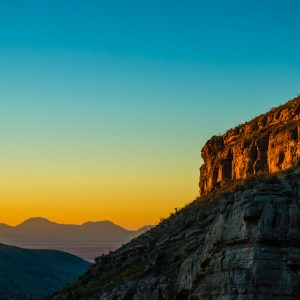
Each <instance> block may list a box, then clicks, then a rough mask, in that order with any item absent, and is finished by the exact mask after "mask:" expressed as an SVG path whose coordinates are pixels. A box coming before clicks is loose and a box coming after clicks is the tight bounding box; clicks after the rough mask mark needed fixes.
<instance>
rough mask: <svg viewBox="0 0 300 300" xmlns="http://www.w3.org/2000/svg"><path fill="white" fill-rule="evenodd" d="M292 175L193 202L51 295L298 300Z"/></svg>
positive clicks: (299, 198) (299, 200)
mask: <svg viewBox="0 0 300 300" xmlns="http://www.w3.org/2000/svg"><path fill="white" fill-rule="evenodd" d="M299 174H300V168H298V169H297V168H296V169H293V170H290V171H289V172H287V173H284V174H282V173H281V174H278V175H276V176H271V177H266V178H260V179H255V180H252V181H251V182H246V183H244V185H242V186H239V187H237V188H235V189H234V190H232V191H230V192H226V193H225V194H220V193H217V194H215V195H211V196H210V197H207V198H201V199H199V200H197V201H195V202H194V203H192V204H191V205H189V206H187V207H186V208H184V209H183V210H181V211H180V212H178V213H176V214H174V215H172V216H171V217H170V218H168V219H167V220H165V221H163V222H161V223H160V225H158V226H157V227H155V228H153V229H152V230H150V231H149V232H147V233H146V234H144V235H142V236H141V237H139V238H137V239H135V240H133V241H132V242H130V243H128V244H127V245H125V246H123V247H122V248H120V249H119V250H117V251H116V252H113V253H110V254H109V255H107V256H102V257H99V258H98V259H97V263H96V264H95V266H94V267H93V268H92V270H91V271H90V272H88V273H87V274H86V275H85V276H83V277H82V278H81V279H80V280H78V281H77V282H76V283H74V284H73V285H71V286H70V287H68V288H66V289H65V290H64V291H62V292H60V293H58V294H57V295H55V296H53V298H52V299H56V300H60V299H90V300H92V299H93V300H96V299H97V300H100V299H101V300H117V299H118V300H163V299H168V300H171V299H177V300H180V299H181V300H188V299H189V300H225V299H226V300H229V299H230V300H253V299H255V300H269V299H272V300H295V299H299V295H300V175H299Z"/></svg>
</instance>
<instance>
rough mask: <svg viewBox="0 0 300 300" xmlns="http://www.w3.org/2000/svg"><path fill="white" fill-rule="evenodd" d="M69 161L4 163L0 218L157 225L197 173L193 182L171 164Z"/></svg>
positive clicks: (187, 197)
mask: <svg viewBox="0 0 300 300" xmlns="http://www.w3.org/2000/svg"><path fill="white" fill-rule="evenodd" d="M40 166H41V164H40ZM74 166H75V165H73V168H72V167H71V166H69V168H67V166H66V165H64V167H65V168H64V169H62V168H61V167H60V168H59V167H58V166H55V165H52V166H51V164H49V163H47V164H44V165H43V167H39V166H38V165H36V166H34V165H31V166H29V165H28V166H25V165H24V166H23V169H22V170H23V171H21V170H20V166H17V165H16V166H15V168H14V166H13V165H10V168H8V167H7V168H6V172H4V173H2V175H1V176H0V198H1V199H5V201H2V204H1V211H2V214H1V219H0V222H1V223H6V224H9V225H17V224H19V223H21V222H22V221H24V220H25V219H28V218H31V217H44V218H47V219H49V220H51V221H54V222H58V223H66V224H69V223H70V224H81V223H84V222H86V221H101V220H109V221H112V222H114V223H115V224H118V225H120V226H122V227H125V228H127V229H131V230H135V229H138V228H140V227H142V226H144V225H149V224H152V225H155V224H157V223H158V222H159V220H160V218H162V217H167V216H168V215H169V214H170V213H171V212H174V210H175V207H176V208H180V207H183V206H184V205H185V204H187V203H189V202H191V201H192V200H193V199H194V198H195V197H196V195H197V192H198V188H197V181H196V179H197V174H196V173H195V181H194V182H192V181H191V180H188V179H189V176H188V175H190V174H189V173H188V168H186V169H184V168H182V167H181V168H180V169H177V166H175V165H174V166H173V167H172V166H170V165H169V166H168V167H167V168H165V169H163V168H162V166H159V164H156V165H155V164H154V165H153V163H152V166H151V162H150V164H148V165H144V166H143V167H141V166H138V165H132V166H131V169H130V168H128V170H127V171H121V169H122V170H124V169H125V170H126V168H120V170H119V171H117V170H116V169H113V168H112V167H111V166H110V167H108V166H104V165H103V166H102V168H101V169H99V168H94V171H93V168H90V167H89V166H87V168H88V169H85V168H84V167H82V166H81V168H80V170H79V169H77V170H75V169H74ZM77 167H78V166H77ZM123 167H124V166H123ZM164 167H166V166H164ZM25 170H30V172H29V171H25ZM109 170H110V171H109ZM116 180H117V181H116Z"/></svg>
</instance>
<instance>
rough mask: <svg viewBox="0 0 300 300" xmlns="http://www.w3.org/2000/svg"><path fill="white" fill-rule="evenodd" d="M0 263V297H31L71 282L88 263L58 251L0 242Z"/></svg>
mask: <svg viewBox="0 0 300 300" xmlns="http://www.w3.org/2000/svg"><path fill="white" fill-rule="evenodd" d="M0 266H1V268H0V299H1V300H11V299H14V300H19V299H20V300H33V299H40V298H41V297H43V296H46V295H49V294H51V293H52V292H54V291H55V290H57V289H59V288H62V287H64V286H65V285H66V284H68V283H70V282H72V281H73V280H75V279H76V278H77V277H78V276H80V275H82V274H83V273H84V272H85V271H87V269H88V268H89V267H90V264H89V263H88V262H86V261H84V260H82V259H81V258H79V257H76V256H74V255H72V254H69V253H64V252H61V251H56V250H30V249H22V248H19V247H14V246H7V245H4V244H0Z"/></svg>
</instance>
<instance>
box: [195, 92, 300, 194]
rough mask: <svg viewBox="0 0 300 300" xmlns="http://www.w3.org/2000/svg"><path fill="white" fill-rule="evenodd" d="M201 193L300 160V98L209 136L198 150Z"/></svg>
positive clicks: (279, 169) (282, 168) (286, 166)
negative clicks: (200, 161) (201, 162)
mask: <svg viewBox="0 0 300 300" xmlns="http://www.w3.org/2000/svg"><path fill="white" fill-rule="evenodd" d="M201 155H202V158H203V161H204V164H203V165H202V167H201V168H200V183H199V186H200V193H201V194H202V195H203V194H205V193H207V192H210V191H211V190H213V189H214V188H217V187H218V186H221V185H223V184H224V183H226V182H227V181H229V180H239V179H245V178H247V177H250V176H254V175H257V174H262V173H275V172H278V171H282V170H286V169H288V168H291V167H293V166H295V165H297V163H298V161H299V158H300V97H298V98H295V99H294V100H291V101H289V102H288V103H286V104H285V105H282V106H279V107H277V108H274V109H272V110H271V111H269V112H268V113H266V114H264V115H261V116H259V117H257V118H255V119H254V120H252V121H250V122H247V123H245V124H243V125H240V126H238V127H235V128H233V129H231V130H229V131H227V132H226V133H225V134H224V135H223V136H214V137H212V138H211V139H210V140H209V141H208V142H207V143H206V145H205V146H204V147H203V149H202V151H201Z"/></svg>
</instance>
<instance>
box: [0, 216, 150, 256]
mask: <svg viewBox="0 0 300 300" xmlns="http://www.w3.org/2000/svg"><path fill="white" fill-rule="evenodd" d="M151 227H152V226H150V225H149V226H144V227H142V228H140V229H139V230H137V231H131V230H127V229H125V228H123V227H121V226H118V225H116V224H114V223H112V222H110V221H98V222H86V223H83V224H82V225H74V224H59V223H55V222H52V221H49V220H47V219H45V218H40V217H37V218H30V219H28V220H26V221H24V222H23V223H21V224H19V225H17V226H9V225H7V224H0V242H1V243H4V244H9V245H15V246H20V247H24V248H33V249H56V250H62V251H66V252H69V253H73V254H75V255H78V256H80V257H82V258H84V259H86V260H89V261H93V259H94V258H95V257H96V256H99V255H101V254H102V253H107V252H109V251H110V250H115V249H116V248H118V247H120V246H121V245H122V244H124V243H127V242H128V241H130V240H131V239H133V238H135V237H137V236H139V235H140V234H142V233H144V232H146V231H147V230H148V229H150V228H151Z"/></svg>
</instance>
